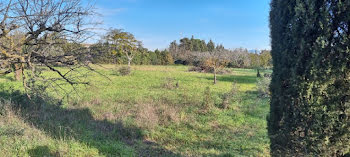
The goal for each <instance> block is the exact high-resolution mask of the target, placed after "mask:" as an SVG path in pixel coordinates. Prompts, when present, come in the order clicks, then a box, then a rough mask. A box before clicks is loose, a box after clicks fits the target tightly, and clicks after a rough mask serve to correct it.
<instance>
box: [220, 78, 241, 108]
mask: <svg viewBox="0 0 350 157" xmlns="http://www.w3.org/2000/svg"><path fill="white" fill-rule="evenodd" d="M238 89H239V86H238V84H237V83H236V82H233V83H232V88H231V90H230V91H229V92H227V93H225V94H224V95H223V96H222V103H221V108H223V109H227V108H228V106H229V105H230V104H231V103H232V102H233V101H235V99H236V96H237V93H238Z"/></svg>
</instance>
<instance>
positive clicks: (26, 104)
mask: <svg viewBox="0 0 350 157" xmlns="http://www.w3.org/2000/svg"><path fill="white" fill-rule="evenodd" d="M94 68H96V69H97V71H98V72H99V73H101V74H103V76H107V77H108V78H109V79H110V80H108V79H107V78H106V77H103V76H102V75H100V74H97V73H92V74H91V75H89V77H88V79H89V80H93V81H90V82H91V84H90V85H89V86H86V85H80V86H77V88H76V91H77V93H76V94H74V93H72V94H70V96H69V98H66V99H63V101H60V98H59V97H58V96H57V95H56V94H55V93H54V92H48V95H47V97H46V98H45V99H44V98H34V97H32V100H28V98H27V96H26V95H25V94H24V92H23V91H24V90H23V87H22V86H21V82H17V81H14V80H13V79H12V76H11V75H6V76H1V77H0V87H1V88H0V97H1V98H0V156H236V155H242V156H268V155H269V139H268V136H267V130H266V127H267V124H266V115H267V113H268V112H269V100H268V98H265V97H259V95H258V92H257V86H256V81H257V78H256V71H255V70H248V69H227V70H230V71H231V74H226V75H218V76H217V79H218V80H219V81H218V83H217V84H216V85H213V84H212V82H213V77H212V74H208V73H198V72H188V67H187V66H133V67H132V68H133V72H132V73H131V74H129V75H126V76H119V75H115V74H114V71H113V69H114V65H103V68H102V67H101V66H96V67H94ZM61 70H63V71H65V70H68V69H64V68H61ZM44 73H45V74H46V75H55V73H53V72H50V71H45V72H44ZM233 82H235V83H234V84H232V83H233ZM65 87H66V88H70V86H69V85H66V86H65Z"/></svg>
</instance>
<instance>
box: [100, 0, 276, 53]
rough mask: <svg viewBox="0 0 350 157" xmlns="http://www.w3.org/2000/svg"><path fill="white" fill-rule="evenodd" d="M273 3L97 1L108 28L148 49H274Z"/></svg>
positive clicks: (250, 0)
mask: <svg viewBox="0 0 350 157" xmlns="http://www.w3.org/2000/svg"><path fill="white" fill-rule="evenodd" d="M269 3H270V0H96V1H95V5H96V8H97V12H98V13H100V14H101V17H98V18H99V19H100V20H101V21H103V25H102V26H101V27H103V28H110V27H112V28H121V29H124V30H125V31H128V32H131V33H133V34H134V35H135V36H136V38H137V39H139V40H141V41H142V42H143V44H144V47H146V48H149V49H151V50H154V49H156V48H159V49H164V48H167V47H168V45H169V43H170V42H171V41H173V40H179V39H180V38H182V37H189V38H190V37H191V36H192V35H194V37H195V38H200V39H204V40H206V41H209V39H212V40H213V41H214V42H215V43H219V44H223V45H224V46H225V47H226V48H237V47H244V48H248V49H269V48H270V38H269V27H268V15H269V8H270V7H269Z"/></svg>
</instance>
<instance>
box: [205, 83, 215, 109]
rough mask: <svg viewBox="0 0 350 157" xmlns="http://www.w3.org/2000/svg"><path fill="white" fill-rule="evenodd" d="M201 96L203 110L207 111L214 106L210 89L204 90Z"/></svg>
mask: <svg viewBox="0 0 350 157" xmlns="http://www.w3.org/2000/svg"><path fill="white" fill-rule="evenodd" d="M203 96H204V97H203V102H202V107H203V109H204V110H208V109H210V108H212V106H213V105H214V99H213V97H212V93H211V91H210V87H207V88H205V90H204V94H203Z"/></svg>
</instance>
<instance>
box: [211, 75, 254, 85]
mask: <svg viewBox="0 0 350 157" xmlns="http://www.w3.org/2000/svg"><path fill="white" fill-rule="evenodd" d="M204 78H205V79H207V80H211V81H214V75H213V76H205V77H204ZM216 79H217V81H218V82H220V81H223V82H237V83H239V84H254V83H256V77H255V76H234V75H218V76H217V78H216Z"/></svg>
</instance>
